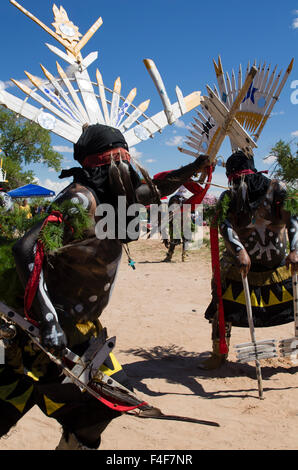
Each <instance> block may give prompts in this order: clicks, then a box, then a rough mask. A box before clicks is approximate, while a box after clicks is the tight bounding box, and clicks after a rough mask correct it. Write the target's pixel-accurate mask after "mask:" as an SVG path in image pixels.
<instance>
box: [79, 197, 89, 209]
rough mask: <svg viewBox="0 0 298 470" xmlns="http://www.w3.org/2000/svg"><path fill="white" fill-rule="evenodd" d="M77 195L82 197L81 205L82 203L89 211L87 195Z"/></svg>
mask: <svg viewBox="0 0 298 470" xmlns="http://www.w3.org/2000/svg"><path fill="white" fill-rule="evenodd" d="M77 195H78V196H79V197H80V199H81V203H82V206H83V207H84V209H87V208H88V206H89V201H88V198H87V196H85V194H83V193H77Z"/></svg>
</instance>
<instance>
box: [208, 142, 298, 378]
mask: <svg viewBox="0 0 298 470" xmlns="http://www.w3.org/2000/svg"><path fill="white" fill-rule="evenodd" d="M226 175H227V178H228V180H229V185H230V189H229V191H225V192H224V193H222V195H221V197H220V204H221V205H222V214H223V217H222V219H223V220H222V221H221V223H220V225H219V228H220V233H221V235H222V237H223V240H224V243H225V251H224V253H223V256H222V259H221V287H222V299H223V307H224V319H225V329H226V343H227V345H229V341H230V335H231V327H232V326H238V327H246V328H247V327H248V321H247V313H246V304H245V298H244V292H243V284H242V277H241V275H244V276H247V277H248V283H249V286H250V292H251V303H252V313H253V321H254V326H255V327H256V328H258V327H270V326H276V325H282V324H285V323H288V322H292V321H293V319H294V313H293V290H292V278H291V274H292V272H294V271H297V269H298V222H297V213H296V214H295V213H291V212H289V211H288V210H287V209H286V207H287V206H286V201H287V191H286V187H285V185H284V184H283V183H282V182H280V181H278V180H276V179H272V180H271V179H269V178H267V177H266V176H264V175H263V172H258V171H257V169H256V168H255V164H254V159H253V158H252V157H249V158H248V157H247V156H246V155H245V154H244V153H243V152H241V151H238V152H235V153H233V154H232V155H231V156H230V157H229V158H228V160H227V162H226ZM287 244H288V245H289V247H288V248H287ZM217 303H218V302H217V291H216V284H215V280H214V278H213V280H212V300H211V303H210V304H209V306H208V308H207V310H206V312H205V318H206V319H207V320H208V321H209V322H210V323H211V324H212V346H213V350H212V353H211V355H210V357H208V358H207V359H206V358H205V359H204V360H202V361H201V363H200V364H199V367H200V368H204V369H216V368H217V367H220V366H221V365H222V364H223V363H224V362H225V360H226V358H227V355H226V354H220V352H219V323H218V309H217Z"/></svg>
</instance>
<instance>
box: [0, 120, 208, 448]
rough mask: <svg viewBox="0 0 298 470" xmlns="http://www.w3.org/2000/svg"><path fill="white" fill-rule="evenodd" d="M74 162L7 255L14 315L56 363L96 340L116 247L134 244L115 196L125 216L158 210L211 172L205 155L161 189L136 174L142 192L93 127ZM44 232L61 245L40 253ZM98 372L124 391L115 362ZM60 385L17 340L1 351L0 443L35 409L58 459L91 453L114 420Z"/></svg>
mask: <svg viewBox="0 0 298 470" xmlns="http://www.w3.org/2000/svg"><path fill="white" fill-rule="evenodd" d="M74 159H75V160H76V161H77V162H78V163H79V164H80V166H78V167H74V168H71V169H70V170H64V171H62V174H61V178H64V177H70V176H72V177H73V182H72V183H71V184H70V185H69V186H67V187H66V188H65V189H64V190H63V191H62V192H61V193H60V194H59V195H58V196H57V197H56V199H55V201H54V204H53V208H54V210H52V211H51V210H50V214H49V215H48V217H47V218H46V219H45V221H44V222H42V223H39V224H37V225H36V226H34V227H33V228H32V229H31V230H29V232H27V233H26V234H25V235H24V236H23V237H22V238H21V239H20V240H19V241H17V243H16V244H15V245H14V247H13V253H14V258H15V263H16V269H17V272H18V275H19V278H20V280H21V283H22V286H23V288H24V289H25V297H24V299H25V300H24V305H23V306H22V305H21V306H20V311H22V312H24V311H25V314H26V316H27V317H28V318H29V319H30V321H32V322H33V323H35V324H37V325H38V326H39V328H40V331H41V342H42V345H43V346H44V347H45V348H46V349H47V350H48V351H50V352H52V353H53V354H55V355H57V356H60V355H62V354H63V350H64V348H65V347H68V348H69V349H71V350H72V351H73V352H74V353H76V354H78V355H80V356H81V355H82V354H83V353H84V351H86V349H87V348H88V346H89V344H90V341H91V340H92V338H94V337H99V335H101V334H102V332H103V328H102V326H101V324H100V322H99V317H100V315H101V313H102V312H103V310H104V309H105V307H106V306H107V305H108V302H109V299H110V296H111V293H112V290H113V286H114V283H115V278H116V274H117V270H118V267H119V264H120V260H121V254H122V247H123V245H126V244H127V243H129V242H130V241H131V240H133V239H137V236H138V231H137V229H136V231H135V232H136V234H135V233H131V232H129V230H128V225H129V217H127V219H126V218H125V217H117V215H119V212H121V210H123V207H122V206H121V207H120V205H119V204H118V200H119V199H118V198H119V196H122V197H124V198H125V201H126V203H125V207H124V208H125V210H126V209H127V208H128V207H129V206H130V205H132V204H135V203H139V204H144V205H146V204H150V203H154V202H157V203H158V202H159V200H160V197H162V196H165V195H168V194H171V193H173V191H176V190H177V189H178V188H179V186H181V184H183V182H184V181H186V180H188V179H189V178H190V177H191V176H192V175H194V174H195V173H197V172H198V171H200V170H202V169H204V168H205V167H207V166H209V165H210V163H209V157H208V156H204V155H203V156H200V157H198V158H197V159H196V160H195V161H194V162H193V163H191V164H189V165H186V166H184V167H182V168H179V169H178V170H174V171H172V172H169V174H168V175H167V177H166V178H164V179H163V180H162V181H159V180H158V181H155V180H154V179H151V178H150V177H149V175H148V173H147V172H146V171H145V170H144V169H143V168H142V167H141V166H140V165H139V164H136V167H137V169H138V170H139V171H140V172H141V173H142V176H143V178H144V180H145V183H143V182H142V180H141V178H140V176H139V174H138V172H137V171H136V170H135V168H134V167H133V165H132V163H133V162H132V157H131V155H130V153H129V148H128V145H127V143H126V141H125V138H124V136H123V135H122V134H121V132H120V131H119V130H118V129H115V128H112V127H109V126H104V125H101V124H95V125H90V126H87V127H86V128H85V129H84V131H83V133H82V135H81V137H80V138H79V140H78V142H77V143H76V144H75V145H74ZM65 203H67V204H68V210H66V209H65V207H66V206H65ZM69 204H70V205H71V204H72V205H73V206H71V207H70V206H69ZM103 206H104V207H105V208H106V209H107V210H108V209H109V208H112V209H113V210H114V211H115V217H116V222H115V221H114V222H115V224H116V225H118V227H117V228H118V229H120V231H121V232H122V233H124V235H123V236H121V237H119V236H118V235H117V234H119V231H118V232H117V231H116V232H115V233H116V236H114V237H113V236H112V237H106V238H101V237H99V235H98V234H99V230H98V227H99V225H98V224H100V223H101V221H102V220H103V219H104V217H103V215H99V213H100V210H101V208H102V207H103ZM63 208H64V209H63ZM79 208H83V209H84V211H85V213H86V214H87V216H88V217H87V219H88V224H87V225H86V227H85V229H84V231H83V232H82V231H81V232H80V235H79V236H77V237H76V225H77V224H76V217H77V219H79V216H80V213H81V212H80V209H79ZM120 215H121V214H120ZM122 215H123V214H122ZM112 222H113V221H112ZM51 224H54V225H55V227H56V228H57V230H59V227H61V226H63V233H62V235H61V237H60V239H61V240H62V242H61V246H59V248H57V249H56V250H54V252H53V250H52V251H50V252H48V253H47V252H45V249H44V247H45V245H44V244H43V243H42V242H41V239H43V238H42V237H43V234H44V233H45V231H46V230H48V228H49V226H51ZM119 224H120V225H121V226H119ZM53 238H54V237H53ZM50 241H51V242H53V240H50ZM127 289H128V295H133V286H129V285H128V286H127ZM24 307H25V308H24ZM102 368H103V369H102V370H103V371H104V372H105V373H106V374H108V375H110V376H111V377H112V378H113V379H115V380H116V381H118V382H119V383H121V384H122V385H124V386H125V387H127V388H129V389H132V387H131V384H130V382H129V379H128V377H127V376H126V374H125V372H124V370H123V369H122V367H121V365H120V364H119V363H118V361H117V360H116V358H115V356H114V355H113V353H110V355H109V356H108V357H107V359H106V360H105V361H104V363H103V365H102ZM62 380H63V376H62V375H61V371H60V369H59V367H57V366H56V365H55V364H54V363H53V362H51V361H50V360H49V359H48V358H47V356H45V355H44V354H43V353H42V352H39V351H36V349H35V348H34V347H33V346H32V344H31V343H30V341H29V339H28V337H26V335H25V334H22V333H21V332H18V334H17V335H16V337H15V338H14V339H12V340H11V342H9V343H8V344H7V349H6V363H5V365H4V366H2V367H1V366H0V387H1V397H0V415H1V420H0V436H3V435H5V434H6V433H7V432H8V431H9V429H10V428H11V427H12V426H14V425H15V424H16V423H17V422H18V420H19V419H20V418H21V417H22V416H23V415H24V414H25V413H26V412H27V411H28V410H30V409H31V408H32V406H34V405H35V404H37V405H38V406H39V407H40V408H41V410H42V411H43V412H44V413H45V414H46V415H47V416H49V417H52V418H54V419H56V420H57V421H58V422H59V423H60V424H61V425H62V429H63V435H62V438H61V441H60V443H59V444H58V446H57V449H61V450H72V449H86V448H88V449H96V448H98V447H99V445H100V442H101V433H102V432H103V431H104V429H105V428H106V426H107V425H108V424H109V423H110V421H111V420H112V419H114V418H116V417H118V416H120V415H121V413H120V412H119V411H115V410H113V409H110V408H109V407H107V406H105V405H104V404H102V403H101V402H100V401H98V400H96V399H95V398H94V397H92V396H91V395H89V394H88V393H81V392H80V390H79V389H78V388H77V387H76V386H75V385H73V384H72V383H66V384H62Z"/></svg>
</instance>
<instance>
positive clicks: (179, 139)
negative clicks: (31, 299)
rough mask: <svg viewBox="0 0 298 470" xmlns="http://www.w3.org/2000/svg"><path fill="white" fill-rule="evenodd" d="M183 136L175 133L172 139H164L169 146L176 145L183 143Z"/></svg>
mask: <svg viewBox="0 0 298 470" xmlns="http://www.w3.org/2000/svg"><path fill="white" fill-rule="evenodd" d="M183 140H184V137H183V136H182V135H175V136H174V137H173V138H172V139H170V140H167V141H166V145H169V146H170V147H176V146H177V145H181V144H182V143H183Z"/></svg>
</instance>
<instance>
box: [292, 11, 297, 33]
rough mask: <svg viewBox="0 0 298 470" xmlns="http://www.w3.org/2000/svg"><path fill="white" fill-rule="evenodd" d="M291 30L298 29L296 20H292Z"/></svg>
mask: <svg viewBox="0 0 298 470" xmlns="http://www.w3.org/2000/svg"><path fill="white" fill-rule="evenodd" d="M296 13H297V12H296ZM292 28H293V29H297V28H298V18H294V19H293V23H292Z"/></svg>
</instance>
